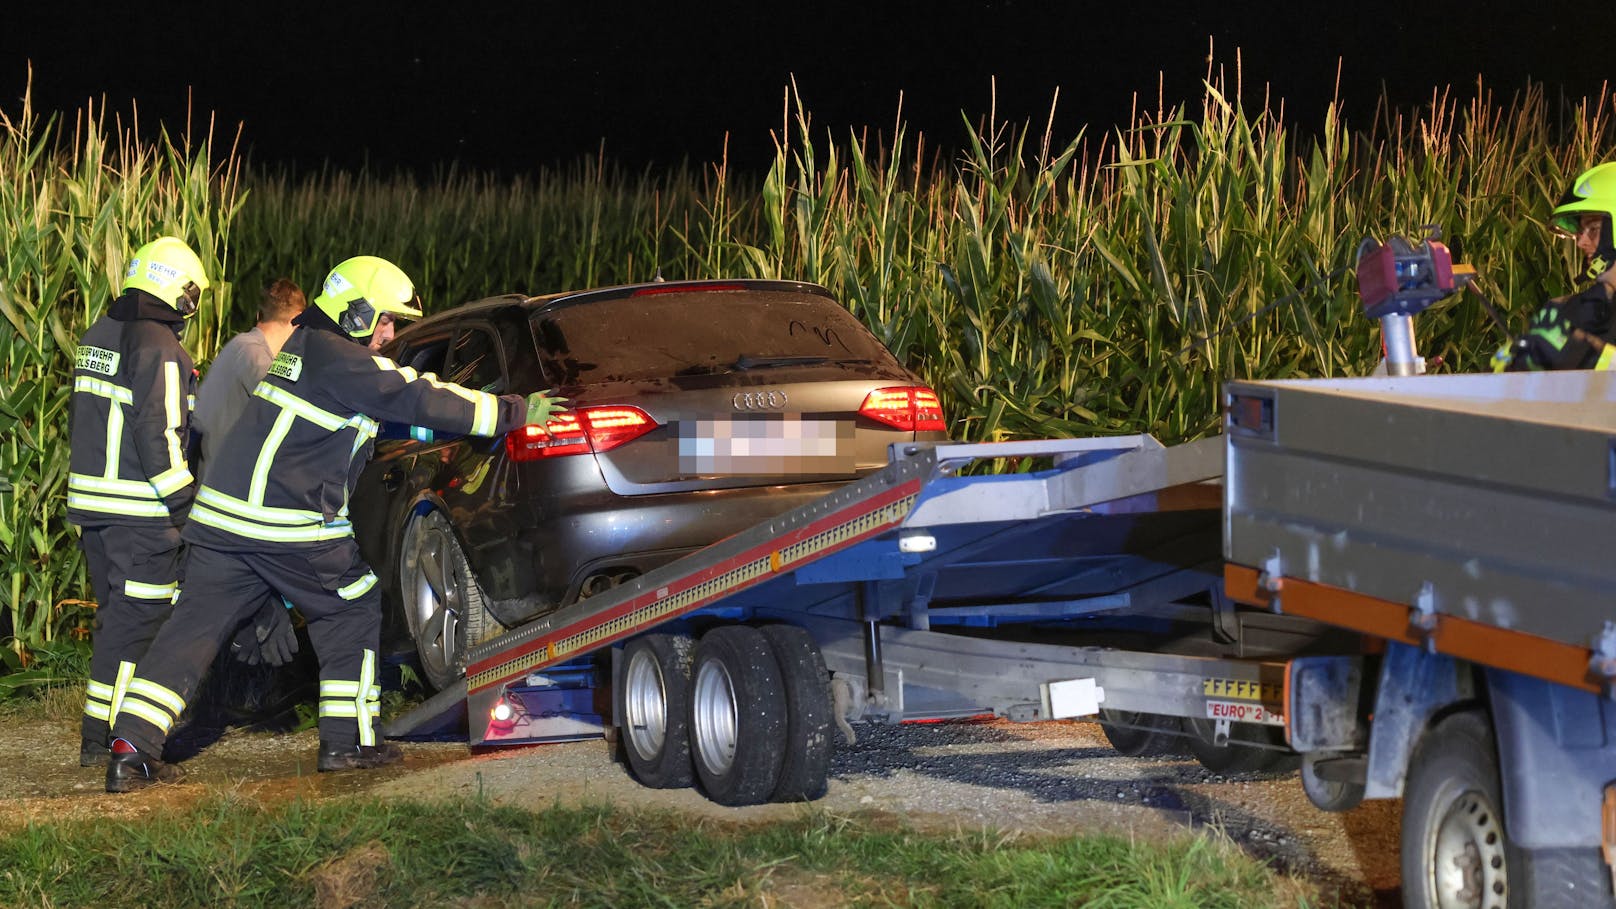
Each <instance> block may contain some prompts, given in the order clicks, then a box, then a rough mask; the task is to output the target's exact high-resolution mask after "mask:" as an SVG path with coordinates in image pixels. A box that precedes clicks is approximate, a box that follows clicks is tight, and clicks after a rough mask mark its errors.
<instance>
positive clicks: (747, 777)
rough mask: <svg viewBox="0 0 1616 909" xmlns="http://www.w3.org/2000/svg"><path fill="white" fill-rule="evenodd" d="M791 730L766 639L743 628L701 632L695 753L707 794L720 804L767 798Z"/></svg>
mask: <svg viewBox="0 0 1616 909" xmlns="http://www.w3.org/2000/svg"><path fill="white" fill-rule="evenodd" d="M785 732H786V695H785V689H784V686H783V685H782V684H781V680H780V665H779V661H777V660H776V659H775V657H774V648H773V647H771V646H770V645H769V640H768V638H765V637H764V636H763V633H762V632H760V631H758V630H757V629H756V628H748V627H746V626H744V625H725V626H721V627H718V628H714V629H712V630H711V631H708V632H707V633H706V634H704V635H702V638H701V643H699V644H697V645H696V654H695V657H694V658H693V660H692V661H691V670H690V753H691V757H692V762H693V763H694V764H695V768H696V778H697V779H698V780H700V781H701V788H702V790H703V791H704V792H706V793H707V797H708V798H710V799H712V800H713V801H715V802H717V803H719V804H720V805H756V804H758V803H760V802H766V801H768V800H769V798H770V797H771V796H772V795H773V794H774V790H775V786H776V785H777V784H778V783H779V781H780V766H781V764H782V763H783V761H784V758H785Z"/></svg>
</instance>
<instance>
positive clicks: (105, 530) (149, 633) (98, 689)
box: [79, 524, 180, 743]
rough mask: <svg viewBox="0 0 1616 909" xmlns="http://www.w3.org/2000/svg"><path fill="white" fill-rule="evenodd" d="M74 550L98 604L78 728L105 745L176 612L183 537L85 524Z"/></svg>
mask: <svg viewBox="0 0 1616 909" xmlns="http://www.w3.org/2000/svg"><path fill="white" fill-rule="evenodd" d="M79 547H80V548H81V549H83V550H84V559H85V562H86V563H87V565H88V568H89V574H90V587H91V589H92V590H93V591H94V593H95V602H96V609H95V628H94V634H93V636H92V637H91V641H90V682H89V685H88V686H86V692H85V698H84V719H83V721H82V723H81V724H80V729H81V732H82V734H83V736H84V738H85V739H86V740H88V741H94V742H102V743H104V742H106V741H107V731H108V728H109V726H110V725H111V723H112V719H113V715H114V714H115V713H116V712H117V709H118V705H119V704H120V703H121V702H122V700H123V696H124V694H125V692H126V691H127V690H128V687H129V682H130V680H131V679H132V678H133V677H134V671H135V664H136V663H137V662H139V661H140V659H141V657H143V656H145V654H146V650H147V648H148V647H150V646H151V642H152V639H153V638H155V637H157V629H159V628H161V627H162V625H163V620H165V619H167V618H168V616H169V613H170V612H171V611H172V609H173V607H174V594H175V591H176V590H177V588H178V578H179V568H180V532H179V528H177V527H172V526H169V525H166V524H164V525H148V526H140V527H124V526H116V525H107V526H102V527H85V528H83V531H82V533H81V535H80V537H79Z"/></svg>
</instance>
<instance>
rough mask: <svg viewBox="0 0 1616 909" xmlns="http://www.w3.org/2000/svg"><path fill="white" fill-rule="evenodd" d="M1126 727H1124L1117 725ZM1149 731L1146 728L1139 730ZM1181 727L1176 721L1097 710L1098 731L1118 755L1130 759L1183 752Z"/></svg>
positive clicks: (1175, 719) (1152, 716) (1171, 718)
mask: <svg viewBox="0 0 1616 909" xmlns="http://www.w3.org/2000/svg"><path fill="white" fill-rule="evenodd" d="M1119 724H1125V725H1119ZM1141 727H1148V728H1141ZM1182 728H1183V727H1182V726H1181V725H1180V724H1179V720H1178V717H1174V716H1161V715H1159V714H1154V713H1135V712H1133V711H1131V710H1106V709H1104V708H1102V709H1101V710H1100V731H1101V732H1104V733H1105V738H1106V740H1107V741H1109V742H1110V743H1111V747H1112V748H1114V749H1116V752H1117V753H1118V754H1125V755H1128V756H1129V757H1160V756H1163V755H1170V754H1180V753H1182V751H1183V750H1184V740H1183V736H1181V735H1177V734H1176V733H1177V731H1178V730H1180V729H1182Z"/></svg>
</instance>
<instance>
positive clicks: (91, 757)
mask: <svg viewBox="0 0 1616 909" xmlns="http://www.w3.org/2000/svg"><path fill="white" fill-rule="evenodd" d="M109 754H111V751H110V750H109V749H108V748H107V743H106V741H105V740H104V739H90V738H85V739H80V740H79V766H80V767H103V766H106V763H107V756H108V755H109Z"/></svg>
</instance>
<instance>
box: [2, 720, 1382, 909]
mask: <svg viewBox="0 0 1616 909" xmlns="http://www.w3.org/2000/svg"><path fill="white" fill-rule="evenodd" d="M855 728H856V729H857V730H858V733H859V741H858V742H857V744H855V745H852V746H848V745H843V744H839V745H838V749H837V752H836V755H835V758H834V761H833V764H832V768H831V782H830V790H829V792H828V793H827V795H826V796H825V798H824V799H822V800H820V801H818V802H816V803H814V805H813V806H812V807H811V808H810V807H805V806H795V805H765V806H757V807H753V808H740V809H735V808H723V807H720V806H717V805H714V804H712V803H711V802H708V801H707V800H706V799H704V798H702V797H701V796H700V795H699V794H698V793H697V792H695V791H692V790H671V791H658V790H649V789H645V788H643V787H641V786H639V785H638V784H637V783H635V782H634V781H633V780H632V779H631V778H630V777H629V776H628V774H627V772H626V771H625V769H624V768H623V767H622V766H621V765H619V764H617V763H615V762H613V760H612V758H611V754H610V749H609V748H608V746H607V745H606V743H605V742H603V741H601V740H598V739H596V740H591V741H584V742H574V743H569V744H560V745H546V746H536V747H526V748H513V749H500V750H493V751H486V752H482V753H470V752H468V749H467V748H466V747H465V745H463V744H457V743H412V744H407V745H406V746H405V747H406V754H407V758H406V761H405V763H404V764H403V765H402V766H401V767H398V768H389V769H387V770H384V771H379V772H373V773H360V774H332V775H326V776H321V775H317V774H315V773H313V759H314V749H315V738H314V735H313V733H312V732H303V733H297V734H279V735H275V734H264V733H247V732H240V731H233V732H230V733H228V734H225V735H223V736H222V737H217V734H216V733H213V734H209V733H202V734H199V735H198V736H197V737H196V738H195V739H194V740H192V741H189V742H187V743H186V745H187V746H188V747H187V750H190V751H196V752H198V753H197V754H196V756H195V757H192V758H190V759H189V760H187V761H186V762H185V766H186V768H187V770H188V773H189V776H188V778H187V783H186V784H185V785H180V786H172V787H161V789H158V790H150V791H147V792H144V793H140V794H136V795H129V796H111V795H107V794H106V793H104V792H103V791H102V790H101V785H102V776H101V774H100V772H99V771H96V770H89V769H80V768H79V767H78V766H77V761H76V760H73V759H72V757H73V756H74V755H76V749H77V730H76V728H74V725H73V724H69V723H64V722H51V723H47V722H44V721H40V720H17V719H13V718H4V719H0V748H4V749H6V753H9V754H28V755H30V756H32V758H33V759H32V760H30V761H27V762H23V766H22V767H21V773H19V774H15V775H14V774H12V773H9V772H8V773H7V774H6V775H5V777H4V781H3V782H0V806H3V808H4V810H0V829H4V827H5V826H7V825H9V824H24V823H37V822H39V821H42V820H46V819H52V820H54V819H61V818H71V817H122V818H137V817H140V816H143V815H145V814H147V813H149V812H155V811H160V810H164V809H165V808H172V807H177V806H183V805H185V804H188V803H189V802H191V801H194V800H195V799H196V798H198V797H201V796H203V795H206V794H208V793H211V792H214V791H217V790H218V789H219V788H232V789H245V790H249V791H251V792H252V793H253V794H254V795H255V796H257V797H259V798H276V797H286V798H291V797H302V798H328V797H341V796H345V795H349V794H353V793H360V792H365V793H369V794H373V795H378V796H381V797H386V798H393V797H408V798H435V797H456V796H463V795H477V794H481V795H482V796H483V797H485V798H489V799H492V800H494V801H495V802H499V803H505V804H512V805H520V806H524V807H530V808H541V807H544V806H547V805H551V804H582V803H593V802H601V801H609V802H616V803H620V804H625V805H634V806H653V807H659V808H667V809H672V810H677V811H684V812H689V813H692V814H697V815H701V816H705V817H711V818H715V819H720V820H727V821H735V822H754V821H767V820H770V819H775V818H783V817H790V816H792V815H793V814H795V813H797V812H800V811H803V810H814V811H829V812H832V813H835V814H840V815H850V816H867V817H871V818H895V819H901V820H903V821H904V822H906V823H909V824H912V825H914V826H917V827H921V828H928V829H945V830H954V829H959V828H965V829H977V828H981V827H990V828H996V829H999V830H1006V831H1020V832H1023V833H1026V834H1032V835H1062V834H1070V833H1079V832H1095V831H1104V832H1109V833H1116V834H1121V835H1126V836H1136V837H1141V838H1150V839H1156V838H1161V837H1170V836H1175V835H1182V834H1183V833H1184V832H1185V831H1186V830H1216V831H1221V832H1222V833H1223V834H1225V835H1227V836H1228V837H1229V838H1230V839H1232V840H1233V841H1234V842H1235V843H1237V844H1239V845H1240V847H1241V848H1243V849H1244V850H1246V851H1247V852H1248V853H1250V854H1252V855H1255V856H1257V857H1259V858H1262V859H1264V860H1266V861H1268V862H1270V863H1271V864H1272V865H1273V866H1274V867H1276V868H1278V869H1280V870H1282V871H1284V872H1285V873H1286V874H1288V875H1292V876H1295V877H1298V878H1301V879H1304V880H1307V881H1310V882H1313V883H1314V884H1316V885H1317V886H1319V887H1320V888H1321V889H1322V890H1323V892H1325V893H1327V894H1334V895H1337V896H1338V897H1339V898H1340V899H1341V900H1342V902H1343V903H1344V904H1346V905H1354V906H1381V905H1386V906H1395V905H1398V898H1397V873H1398V871H1397V826H1398V807H1399V806H1398V804H1397V803H1395V802H1376V803H1369V804H1366V805H1364V806H1361V807H1359V808H1357V809H1355V810H1353V811H1350V812H1346V813H1343V814H1328V813H1325V812H1321V811H1319V810H1317V809H1315V808H1314V807H1313V806H1312V805H1311V804H1310V803H1309V802H1308V801H1307V797H1306V796H1305V795H1303V794H1302V791H1301V786H1300V784H1299V783H1298V782H1297V780H1296V778H1295V774H1294V773H1284V774H1247V775H1234V776H1222V775H1217V774H1213V773H1210V772H1208V771H1206V770H1205V769H1203V768H1202V767H1201V766H1200V765H1199V764H1197V763H1196V762H1195V761H1194V760H1192V759H1189V758H1182V759H1180V758H1129V757H1124V756H1121V755H1118V754H1116V753H1115V752H1114V751H1112V750H1111V749H1110V747H1109V745H1107V743H1106V740H1105V737H1104V735H1103V733H1102V732H1101V731H1100V727H1099V726H1097V725H1095V724H1093V723H1083V722H1076V723H1038V724H1027V725H1017V724H1011V723H1008V722H1003V721H994V722H986V723H945V724H917V725H906V726H870V725H860V726H857V727H855ZM215 738H216V740H214V739H215ZM13 766H14V767H15V766H17V765H16V764H13Z"/></svg>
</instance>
